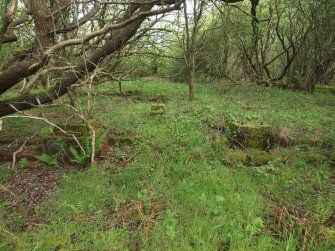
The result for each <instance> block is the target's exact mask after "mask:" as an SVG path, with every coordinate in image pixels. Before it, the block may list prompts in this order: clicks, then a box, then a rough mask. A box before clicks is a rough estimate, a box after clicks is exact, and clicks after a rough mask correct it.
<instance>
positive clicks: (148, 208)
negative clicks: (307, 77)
mask: <svg viewBox="0 0 335 251" xmlns="http://www.w3.org/2000/svg"><path fill="white" fill-rule="evenodd" d="M110 88H111V87H110V86H108V85H104V86H100V87H99V92H101V93H104V92H106V91H109V90H110ZM123 88H124V91H127V90H132V91H134V90H138V91H140V92H141V96H142V97H152V96H155V95H157V94H165V95H167V96H168V97H169V101H168V102H167V104H166V110H167V112H166V114H164V115H151V114H150V103H148V102H134V101H132V99H131V98H130V99H129V100H126V99H124V98H122V97H116V96H115V97H114V96H113V97H102V96H97V97H96V100H95V101H96V108H97V112H96V116H97V117H98V118H99V119H101V120H102V121H103V122H104V123H105V124H109V125H111V126H113V127H114V128H116V129H117V130H118V132H122V133H132V134H136V135H137V136H139V138H140V140H139V141H138V142H136V143H134V144H133V145H131V146H120V147H117V149H116V152H117V157H118V158H120V159H121V160H122V159H124V158H125V159H128V158H129V161H127V166H126V168H123V169H122V170H121V169H119V168H118V166H117V165H118V162H107V163H105V164H103V165H99V166H96V167H91V168H89V169H88V170H85V171H82V172H69V173H68V174H67V175H66V176H64V177H63V178H62V181H61V184H60V185H59V187H58V188H57V191H56V192H55V194H54V195H52V196H51V198H50V200H49V201H47V202H45V203H44V204H43V205H41V207H40V208H39V210H38V215H39V217H41V218H42V219H44V220H45V222H46V224H45V225H42V226H35V227H32V228H29V229H28V230H27V231H25V232H15V231H11V230H5V227H1V228H0V241H2V242H3V246H2V247H1V248H2V249H3V250H11V249H13V250H299V249H302V247H303V243H304V239H305V241H306V244H305V245H307V247H308V248H309V250H334V248H335V227H334V223H332V224H330V225H329V224H328V225H327V224H326V222H327V220H328V219H329V217H330V216H331V215H332V213H333V212H334V211H335V184H334V153H333V151H334V147H335V127H334V122H335V110H334V107H335V99H334V96H333V95H331V94H326V93H316V94H313V95H309V94H303V93H297V92H291V91H284V90H279V89H276V88H265V87H261V86H255V85H241V86H236V87H234V88H232V89H230V90H229V91H227V92H225V94H220V93H223V91H224V90H227V85H221V86H218V85H198V86H197V100H196V101H195V102H193V103H189V102H188V101H187V87H186V86H185V85H183V84H173V83H168V82H159V81H149V82H140V81H138V82H132V83H127V84H125V85H124V87H123ZM81 102H82V104H85V102H84V100H81ZM228 117H229V118H235V119H244V120H261V121H263V122H265V123H267V124H270V125H272V126H273V127H274V128H275V130H281V129H283V128H289V130H290V135H291V137H293V138H295V139H297V140H299V141H298V143H297V144H296V145H295V146H292V147H289V148H282V147H276V148H274V149H273V150H271V152H270V153H265V152H263V151H259V150H253V149H249V150H242V151H241V150H239V151H237V150H234V149H231V148H229V147H228V146H227V144H226V142H225V141H224V140H221V141H220V139H222V138H223V137H222V138H221V135H220V133H219V132H214V134H213V131H211V130H209V128H208V126H207V125H208V124H212V123H215V122H217V121H219V120H220V119H223V118H228ZM214 136H215V137H218V139H219V140H218V141H217V142H216V140H214V139H213V137H214ZM330 147H333V148H330ZM239 152H240V153H239ZM241 152H242V153H241ZM243 154H248V155H251V156H253V157H255V158H256V157H259V156H261V157H262V156H263V155H264V156H265V155H266V156H267V157H266V158H269V161H267V163H262V164H261V165H259V164H258V165H256V164H255V163H248V164H247V163H244V161H243V160H242V158H243V157H242V158H241V156H243ZM136 205H137V206H136ZM139 205H140V206H139ZM285 209H287V211H288V213H287V214H285V213H284V210H285ZM280 212H282V217H280V216H278V215H279V214H280ZM276 216H277V218H276ZM279 218H280V219H281V220H282V221H281V222H280V223H278V222H276V219H279ZM122 223H124V224H122ZM306 230H308V233H306ZM7 231H8V232H7ZM0 246H1V245H0ZM1 248H0V249H1Z"/></svg>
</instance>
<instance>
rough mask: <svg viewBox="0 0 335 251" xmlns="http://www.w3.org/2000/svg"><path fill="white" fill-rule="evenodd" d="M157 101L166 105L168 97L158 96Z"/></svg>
mask: <svg viewBox="0 0 335 251" xmlns="http://www.w3.org/2000/svg"><path fill="white" fill-rule="evenodd" d="M155 100H156V101H157V102H161V103H166V102H167V101H168V96H166V95H164V94H158V95H157V96H156V97H155Z"/></svg>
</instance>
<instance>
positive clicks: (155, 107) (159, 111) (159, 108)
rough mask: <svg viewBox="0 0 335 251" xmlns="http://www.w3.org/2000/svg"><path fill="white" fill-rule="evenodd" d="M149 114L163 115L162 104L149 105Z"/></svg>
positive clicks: (163, 106) (163, 107) (163, 108)
mask: <svg viewBox="0 0 335 251" xmlns="http://www.w3.org/2000/svg"><path fill="white" fill-rule="evenodd" d="M151 113H153V114H163V113H165V105H164V104H152V105H151Z"/></svg>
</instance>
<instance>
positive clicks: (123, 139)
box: [109, 134, 141, 146]
mask: <svg viewBox="0 0 335 251" xmlns="http://www.w3.org/2000/svg"><path fill="white" fill-rule="evenodd" d="M140 139H141V137H140V136H138V135H135V134H125V135H114V136H112V137H110V138H109V144H110V145H112V146H125V145H132V144H134V143H135V142H137V141H139V140H140Z"/></svg>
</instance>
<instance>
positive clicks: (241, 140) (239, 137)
mask: <svg viewBox="0 0 335 251" xmlns="http://www.w3.org/2000/svg"><path fill="white" fill-rule="evenodd" d="M229 129H230V132H229V134H230V135H229V139H230V143H232V144H233V145H235V146H240V147H252V148H258V149H269V148H271V146H272V145H273V142H274V134H273V129H272V127H271V126H270V125H267V124H264V123H261V122H237V121H234V122H231V123H229Z"/></svg>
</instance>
